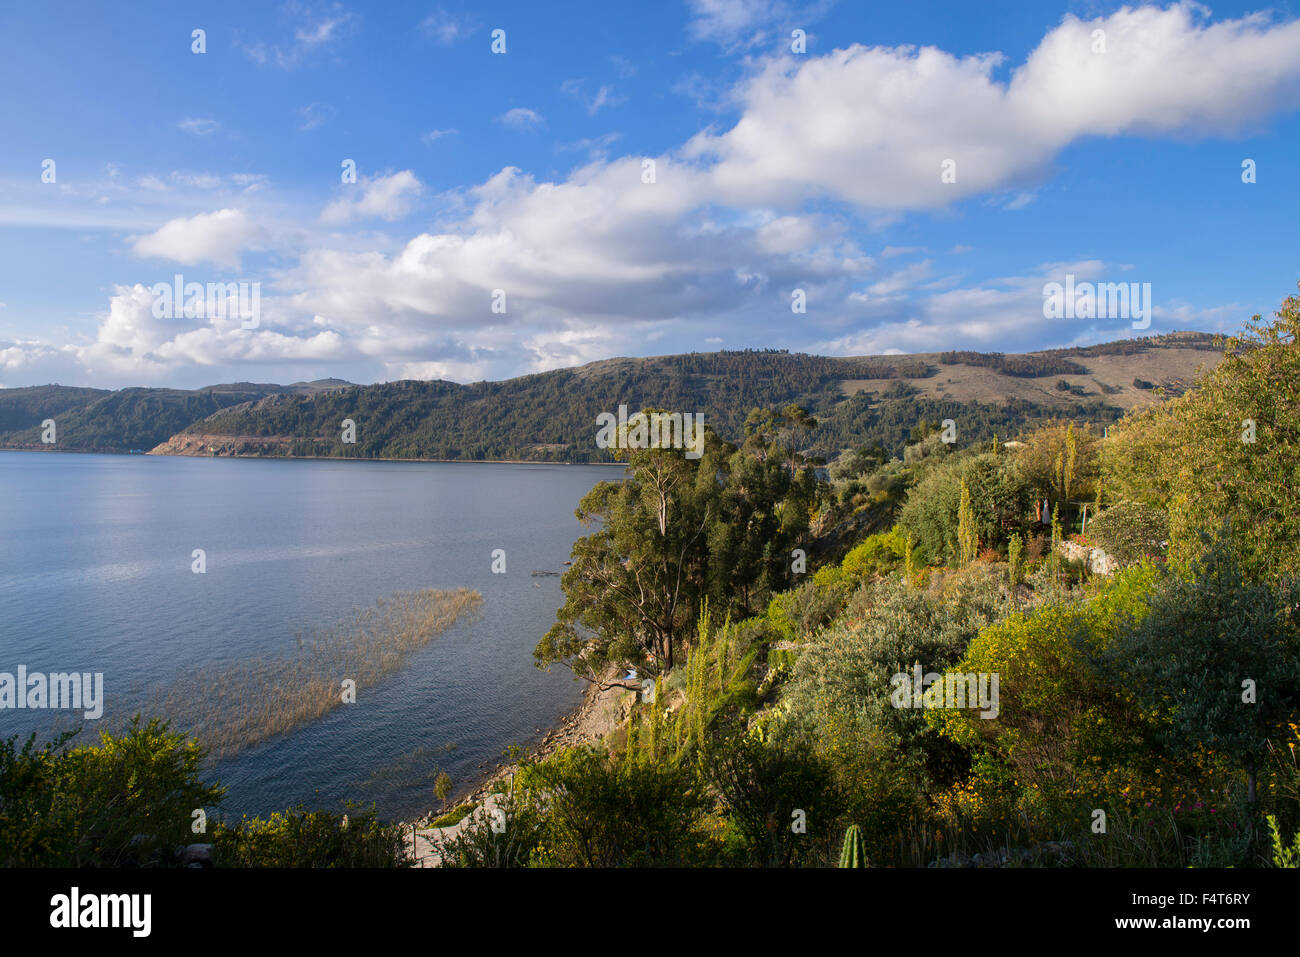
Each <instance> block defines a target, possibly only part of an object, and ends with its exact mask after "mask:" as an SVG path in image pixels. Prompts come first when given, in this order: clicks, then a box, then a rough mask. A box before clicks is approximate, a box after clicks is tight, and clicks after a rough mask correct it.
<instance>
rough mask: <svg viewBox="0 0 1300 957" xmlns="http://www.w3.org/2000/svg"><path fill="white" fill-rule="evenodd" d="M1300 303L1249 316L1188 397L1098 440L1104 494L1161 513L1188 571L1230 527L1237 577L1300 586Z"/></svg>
mask: <svg viewBox="0 0 1300 957" xmlns="http://www.w3.org/2000/svg"><path fill="white" fill-rule="evenodd" d="M1297 448H1300V296H1291V297H1289V298H1287V299H1286V300H1284V301H1283V303H1282V305H1281V308H1280V309H1279V310H1278V312H1277V313H1276V315H1275V318H1274V320H1273V321H1272V322H1267V323H1266V322H1263V321H1262V320H1261V319H1260V317H1259V316H1255V317H1254V318H1253V319H1252V320H1251V322H1250V323H1248V324H1247V325H1246V327H1245V329H1244V330H1243V332H1242V334H1241V335H1240V336H1238V337H1236V338H1233V339H1229V340H1228V341H1227V343H1226V347H1225V350H1224V356H1223V360H1222V362H1221V363H1220V364H1219V365H1218V366H1217V367H1216V368H1215V369H1214V371H1212V372H1210V373H1209V374H1207V375H1205V376H1204V377H1202V378H1201V379H1200V380H1198V382H1197V384H1196V388H1194V389H1192V390H1191V391H1189V392H1187V393H1186V394H1185V395H1183V396H1181V397H1178V398H1174V399H1171V400H1169V401H1168V402H1166V403H1163V404H1161V405H1158V406H1155V407H1153V408H1151V409H1148V410H1146V411H1142V412H1137V413H1134V414H1132V415H1130V416H1129V417H1127V418H1125V419H1124V420H1123V422H1121V423H1120V425H1119V427H1117V428H1114V429H1112V430H1111V438H1110V439H1108V440H1107V441H1106V442H1105V443H1104V450H1103V456H1102V458H1103V462H1104V469H1105V482H1106V489H1107V494H1108V495H1112V496H1114V497H1116V498H1121V499H1130V500H1133V501H1138V502H1142V503H1144V504H1147V505H1151V506H1155V507H1158V508H1162V509H1165V510H1167V511H1168V513H1169V519H1170V549H1169V551H1170V557H1171V559H1172V560H1175V561H1176V562H1177V563H1179V564H1185V563H1186V562H1187V561H1189V560H1190V559H1192V558H1194V557H1195V556H1196V555H1198V554H1199V553H1200V552H1202V551H1203V550H1204V548H1205V545H1204V542H1205V541H1206V538H1205V536H1207V535H1208V536H1209V537H1210V539H1211V540H1212V539H1213V538H1214V537H1216V536H1219V535H1220V532H1221V529H1222V528H1223V526H1224V525H1225V524H1226V527H1227V530H1228V535H1227V538H1228V540H1229V541H1230V544H1231V547H1232V549H1233V550H1234V551H1235V552H1236V554H1237V557H1238V560H1239V561H1240V562H1241V565H1242V569H1243V571H1244V572H1245V573H1246V574H1247V575H1248V576H1251V577H1254V576H1264V577H1267V578H1269V579H1270V580H1272V581H1274V582H1279V581H1281V580H1283V579H1284V578H1292V579H1295V578H1300V549H1298V548H1296V542H1297V541H1298V540H1300V457H1298V456H1297V455H1296V449H1297Z"/></svg>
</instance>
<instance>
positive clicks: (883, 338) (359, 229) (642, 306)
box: [0, 0, 1300, 387]
mask: <svg viewBox="0 0 1300 957" xmlns="http://www.w3.org/2000/svg"><path fill="white" fill-rule="evenodd" d="M196 29H202V30H203V31H204V39H205V44H206V52H204V53H201V54H199V53H195V52H193V50H192V46H193V43H194V41H193V39H192V32H193V31H194V30H196ZM494 30H503V31H505V36H504V39H505V52H504V53H494V52H493V50H492V43H493V39H492V32H493V31H494ZM795 30H802V31H804V34H805V35H806V48H805V50H804V51H803V52H799V51H797V50H795V49H792V47H793V45H794V41H793V39H792V33H793V31H795ZM1097 31H1102V34H1101V35H1100V36H1101V40H1102V41H1103V45H1101V46H1099V43H1098V36H1099V35H1098V33H1097ZM0 82H3V88H4V89H5V91H6V95H5V97H4V99H3V101H2V102H0V130H3V136H4V144H5V148H4V149H3V150H0V304H2V305H0V385H4V386H10V387H12V386H22V385H34V384H41V383H45V382H51V381H57V382H62V383H65V384H73V383H75V384H90V385H98V386H106V387H120V386H125V385H172V386H182V387H194V386H199V385H205V384H211V383H215V382H223V381H233V380H253V381H262V382H266V381H279V382H289V381H294V380H300V379H314V378H320V377H323V376H329V375H334V376H341V377H343V378H348V379H351V380H353V381H358V382H373V381H386V380H395V379H401V378H447V379H453V380H456V381H462V382H463V381H474V380H478V379H483V378H488V379H499V378H505V377H508V376H512V375H519V374H524V373H529V372H536V371H541V370H545V369H551V368H557V367H562V366H568V365H574V364H579V363H582V362H587V361H591V360H594V359H600V358H605V357H608V356H615V355H657V354H664V353H673V352H685V351H692V350H697V351H709V350H714V349H720V348H728V349H735V348H745V347H753V348H765V347H776V348H788V349H791V350H796V351H808V352H819V353H827V354H839V355H852V354H865V353H881V352H896V351H903V352H917V351H935V350H940V349H949V348H969V349H980V350H1002V351H1008V352H1016V351H1026V350H1031V349H1038V348H1047V347H1053V346H1064V345H1072V344H1080V343H1089V342H1097V341H1105V340H1109V339H1115V338H1122V337H1125V336H1129V335H1133V334H1135V333H1134V331H1133V329H1132V327H1131V325H1130V323H1129V322H1128V321H1126V320H1122V319H1106V320H1088V319H1068V320H1067V319H1047V318H1044V315H1043V308H1042V302H1043V287H1044V285H1045V284H1046V283H1048V282H1052V281H1063V280H1064V277H1065V275H1066V274H1067V273H1070V274H1073V275H1074V276H1075V277H1076V279H1077V280H1079V281H1083V280H1096V281H1122V282H1140V283H1150V284H1151V297H1152V302H1153V304H1154V308H1153V321H1152V322H1151V326H1150V328H1149V329H1148V330H1146V333H1155V332H1164V331H1169V330H1172V329H1205V330H1211V331H1217V330H1235V329H1237V328H1239V327H1240V325H1241V323H1242V321H1243V320H1245V319H1247V318H1249V316H1251V315H1252V314H1254V313H1263V314H1265V315H1267V314H1269V313H1271V312H1272V311H1273V310H1274V309H1275V308H1276V307H1277V305H1278V303H1279V302H1280V300H1281V299H1282V298H1283V297H1285V296H1287V295H1289V294H1292V293H1294V292H1295V291H1296V282H1297V279H1300V263H1298V262H1297V255H1296V253H1297V249H1298V247H1300V244H1298V243H1297V241H1296V238H1295V223H1296V222H1297V219H1298V217H1297V213H1298V212H1300V190H1297V188H1296V175H1297V163H1296V159H1295V157H1296V156H1297V155H1300V116H1298V115H1297V109H1296V108H1297V106H1300V22H1298V21H1297V14H1296V13H1295V11H1294V9H1293V8H1292V7H1291V6H1289V5H1280V6H1275V7H1271V8H1261V7H1256V6H1250V5H1243V4H1216V5H1215V6H1214V7H1212V8H1206V7H1202V6H1199V5H1191V4H1183V5H1166V6H1139V7H1120V6H1117V5H1114V4H1100V3H1068V4H1052V3H1025V4H1014V3H998V4H984V3H980V4H960V5H958V4H935V3H924V2H921V3H907V4H895V5H880V6H879V7H877V6H876V5H872V6H870V7H868V6H867V5H865V4H862V3H850V2H845V0H841V2H838V3H836V2H831V0H823V2H817V3H811V4H796V3H792V2H785V0H686V2H667V3H663V4H618V5H613V4H606V3H555V4H537V3H518V4H516V3H500V4H488V5H473V6H470V5H464V4H457V3H446V4H436V3H434V4H431V3H384V4H375V5H368V6H363V5H361V4H357V3H300V2H292V3H287V4H272V3H221V4H202V3H195V4H183V5H182V4H175V3H162V2H159V3H138V4H133V5H131V6H130V7H129V8H121V7H110V6H108V5H104V4H98V3H58V2H50V3H43V4H27V5H7V6H6V7H5V8H4V9H2V10H0ZM348 159H351V160H353V161H355V164H356V170H357V182H355V183H344V182H342V181H341V172H342V163H343V161H344V160H348ZM1245 159H1252V160H1254V161H1255V164H1256V178H1257V181H1256V182H1255V183H1251V184H1247V183H1243V182H1242V162H1243V160H1245ZM46 160H53V161H54V177H53V180H54V181H53V182H43V181H42V170H43V164H44V163H45V161H46ZM946 160H952V161H953V162H954V164H955V171H956V175H955V181H953V182H944V181H943V177H942V176H941V166H942V164H943V163H944V161H946ZM646 161H652V162H653V164H654V176H653V181H652V182H646V181H645V180H646V173H645V170H646ZM46 178H49V177H48V175H47V176H46ZM176 274H181V275H182V276H183V277H184V280H185V281H186V282H199V283H209V282H223V283H224V282H231V281H242V282H250V283H251V282H256V283H259V284H260V286H259V288H260V302H259V305H260V313H259V318H258V323H257V325H256V327H255V328H244V325H246V324H245V323H241V322H240V321H239V320H238V319H237V318H229V317H222V316H204V315H198V316H193V317H185V316H178V317H176V318H166V317H158V316H156V315H155V311H156V310H154V309H153V304H154V299H155V294H154V290H153V287H154V284H156V283H170V282H172V280H173V277H174V276H175V275H176ZM796 289H800V290H803V291H804V294H805V296H806V301H807V311H806V312H805V313H803V314H795V313H793V312H792V311H791V297H792V292H793V290H796ZM498 290H499V291H500V293H502V294H504V298H502V297H501V296H500V295H498V292H497V291H498ZM494 302H496V303H497V307H498V311H493V303H494ZM502 303H504V312H501V311H499V310H500V308H501V306H502Z"/></svg>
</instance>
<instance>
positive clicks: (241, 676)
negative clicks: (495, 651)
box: [148, 588, 483, 761]
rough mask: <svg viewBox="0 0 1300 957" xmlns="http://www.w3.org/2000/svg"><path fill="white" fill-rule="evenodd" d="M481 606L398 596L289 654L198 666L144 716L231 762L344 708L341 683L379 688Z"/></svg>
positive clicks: (437, 595)
mask: <svg viewBox="0 0 1300 957" xmlns="http://www.w3.org/2000/svg"><path fill="white" fill-rule="evenodd" d="M482 604H483V596H482V595H481V594H479V593H478V592H476V591H472V590H470V589H468V588H457V589H450V590H442V589H433V588H428V589H422V590H420V591H415V592H399V593H397V594H395V595H393V596H392V597H391V598H387V599H383V598H381V599H379V600H378V601H376V602H375V604H374V606H372V607H370V608H364V609H361V610H359V611H357V612H355V613H354V614H353V615H352V617H350V618H348V619H347V620H345V621H343V622H340V623H339V624H337V625H334V626H331V627H329V628H326V629H323V630H321V631H318V632H315V633H314V634H312V635H311V636H310V638H308V639H302V638H300V639H299V646H298V649H297V650H296V651H295V652H294V653H293V654H291V655H287V656H280V657H276V656H266V657H257V658H251V659H248V660H245V661H242V662H240V663H238V664H235V665H228V664H212V665H206V666H203V667H201V668H199V669H197V670H196V671H194V672H193V673H191V674H189V675H186V676H184V677H182V678H180V679H178V680H177V681H176V682H174V683H173V684H172V685H171V686H170V687H168V688H167V689H166V690H165V691H164V692H162V693H160V694H159V695H158V696H157V699H156V701H155V703H154V705H153V706H152V707H151V708H149V709H148V710H149V713H150V714H160V715H164V716H166V717H167V718H168V719H170V720H171V721H172V722H173V724H174V726H176V727H183V728H188V729H189V730H190V733H191V734H192V735H193V736H194V737H195V738H196V739H198V740H199V741H200V742H202V743H203V745H204V746H205V747H206V748H207V749H208V753H209V756H210V759H211V760H214V761H220V760H223V759H226V758H230V757H233V756H234V755H235V754H237V753H239V752H240V751H243V750H245V749H246V748H249V747H252V746H254V745H256V744H261V743H262V742H264V741H267V740H269V739H271V738H273V737H276V736H277V735H281V734H285V733H287V732H289V731H293V730H295V729H297V728H300V727H302V726H303V725H306V724H309V723H310V722H312V721H316V720H318V719H319V718H321V717H323V716H324V715H325V714H327V713H328V712H330V711H331V710H333V709H334V708H336V707H338V706H340V705H342V704H343V703H344V702H345V699H346V698H347V686H345V684H344V682H345V681H350V682H352V685H351V688H352V690H354V691H360V690H361V689H363V688H367V687H371V686H373V685H375V684H377V683H379V682H380V681H382V680H383V679H384V678H386V677H388V676H389V675H391V674H393V673H394V672H396V671H398V670H399V669H400V668H401V667H402V666H403V665H404V664H405V663H406V661H407V659H408V658H409V657H410V656H411V655H412V654H413V653H415V652H416V651H419V650H420V649H421V648H423V647H424V646H425V645H427V644H428V643H429V642H430V641H432V640H433V638H434V637H436V636H437V635H439V634H441V633H442V632H444V631H446V630H447V629H448V628H450V627H452V626H453V625H454V624H456V622H458V621H459V620H460V619H461V618H462V617H464V616H467V615H472V614H475V613H476V612H477V611H478V610H479V609H480V608H481V606H482Z"/></svg>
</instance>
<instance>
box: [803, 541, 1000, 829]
mask: <svg viewBox="0 0 1300 957" xmlns="http://www.w3.org/2000/svg"><path fill="white" fill-rule="evenodd" d="M982 569H983V567H982V566H976V567H975V569H972V570H971V573H964V574H963V575H959V576H953V580H952V581H951V582H948V583H946V588H942V589H941V590H939V591H937V592H935V593H933V594H931V593H927V592H922V591H918V590H916V589H913V588H909V587H908V586H907V585H906V584H904V583H902V582H900V581H897V580H895V581H890V582H880V583H876V584H872V585H866V586H864V587H863V588H862V589H861V590H860V591H859V592H858V593H857V594H856V595H855V596H854V597H853V599H852V600H851V601H850V603H849V606H848V608H847V609H846V610H845V612H844V614H843V615H842V616H841V617H840V618H839V619H838V620H837V621H836V622H835V623H833V624H832V625H831V626H829V627H828V628H826V629H825V630H824V631H822V632H821V633H820V634H819V635H818V637H817V640H816V641H815V642H813V643H812V644H810V645H809V646H808V647H807V648H806V649H805V650H804V651H803V652H802V654H801V655H800V656H799V659H798V660H797V662H796V664H795V669H794V675H793V677H792V678H791V680H790V682H789V683H788V684H787V686H786V688H785V689H784V692H783V695H782V704H783V706H784V711H783V714H784V719H783V722H782V730H783V732H784V733H787V734H791V735H793V736H794V737H795V738H796V739H799V740H808V741H813V742H815V745H814V746H815V749H816V751H817V752H818V753H819V754H820V755H822V756H823V757H824V758H825V759H826V760H828V761H829V762H830V763H831V764H832V765H833V766H834V767H835V768H836V772H837V777H838V778H839V780H840V782H841V786H842V787H843V789H844V791H845V793H846V794H847V795H848V797H849V803H850V809H851V810H852V812H853V814H854V817H855V820H857V821H858V822H859V823H860V825H861V826H862V828H863V830H864V832H865V833H866V835H867V837H868V839H869V841H870V843H871V845H872V846H878V845H879V844H880V842H882V841H884V840H885V839H887V838H888V837H889V836H891V835H892V834H893V833H894V831H895V830H896V828H897V827H899V826H901V825H902V823H903V822H905V821H906V820H908V819H910V818H911V817H912V816H913V815H914V814H916V813H918V811H919V810H920V809H921V803H920V802H921V795H922V793H923V792H924V791H925V790H927V789H928V788H930V787H932V786H935V785H937V784H939V783H942V782H946V781H948V780H951V779H953V778H954V777H955V776H956V775H957V774H959V773H960V772H961V771H962V769H963V768H964V766H965V759H964V756H963V754H962V753H961V751H960V749H958V748H956V747H953V746H952V745H951V744H950V743H948V742H945V741H943V740H941V739H940V738H939V736H938V735H937V734H936V733H935V732H934V730H933V729H932V728H930V727H929V726H928V725H927V724H926V722H925V719H924V716H923V714H922V713H921V712H920V711H913V710H910V709H898V708H895V707H893V704H892V703H891V701H890V691H891V687H890V680H891V678H892V677H893V676H894V675H895V674H897V673H899V672H906V673H910V672H911V671H912V666H913V664H915V663H918V662H919V663H920V664H921V666H922V669H923V670H924V671H926V672H929V671H940V672H941V671H943V670H945V669H946V668H948V667H949V666H950V665H952V664H953V663H955V662H956V661H957V660H958V659H959V658H960V657H961V655H962V654H963V653H964V652H965V650H966V646H967V644H968V643H969V642H970V640H971V639H972V638H973V637H974V636H975V635H976V634H977V632H978V631H979V629H980V628H981V627H982V626H983V625H985V624H987V623H989V622H992V621H996V620H997V619H999V618H1000V617H1002V616H1003V615H1005V614H1006V613H1007V612H1008V611H1009V609H1010V605H1009V599H1008V598H1007V597H1006V595H1005V594H1004V591H1003V588H1002V586H1001V584H1000V583H999V582H998V581H996V580H995V579H994V578H993V577H991V576H988V575H985V574H983V573H982Z"/></svg>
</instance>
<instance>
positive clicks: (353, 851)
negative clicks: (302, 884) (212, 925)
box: [212, 804, 413, 867]
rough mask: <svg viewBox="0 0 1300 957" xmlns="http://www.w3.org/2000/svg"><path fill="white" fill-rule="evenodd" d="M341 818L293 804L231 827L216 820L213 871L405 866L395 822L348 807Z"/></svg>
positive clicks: (370, 810) (406, 856)
mask: <svg viewBox="0 0 1300 957" xmlns="http://www.w3.org/2000/svg"><path fill="white" fill-rule="evenodd" d="M347 808H348V810H347V813H346V814H336V813H334V812H332V811H321V810H316V811H312V810H308V809H307V808H305V807H302V806H299V807H297V808H292V809H290V810H287V811H283V812H280V811H277V812H275V813H273V814H272V815H271V816H270V817H267V818H260V817H258V818H249V817H245V818H243V819H242V820H240V821H239V822H238V823H237V824H233V825H228V824H226V823H224V822H221V821H218V822H216V826H215V828H214V830H213V833H212V844H213V850H214V855H215V858H216V863H217V866H219V867H410V866H411V865H412V863H413V861H412V860H411V858H410V856H409V853H408V851H407V847H406V841H405V834H404V833H403V826H402V825H401V824H386V823H384V822H383V821H381V820H379V818H378V817H377V815H376V813H375V809H374V808H373V807H371V808H360V807H357V806H355V805H352V804H349V805H348V806H347Z"/></svg>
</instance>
